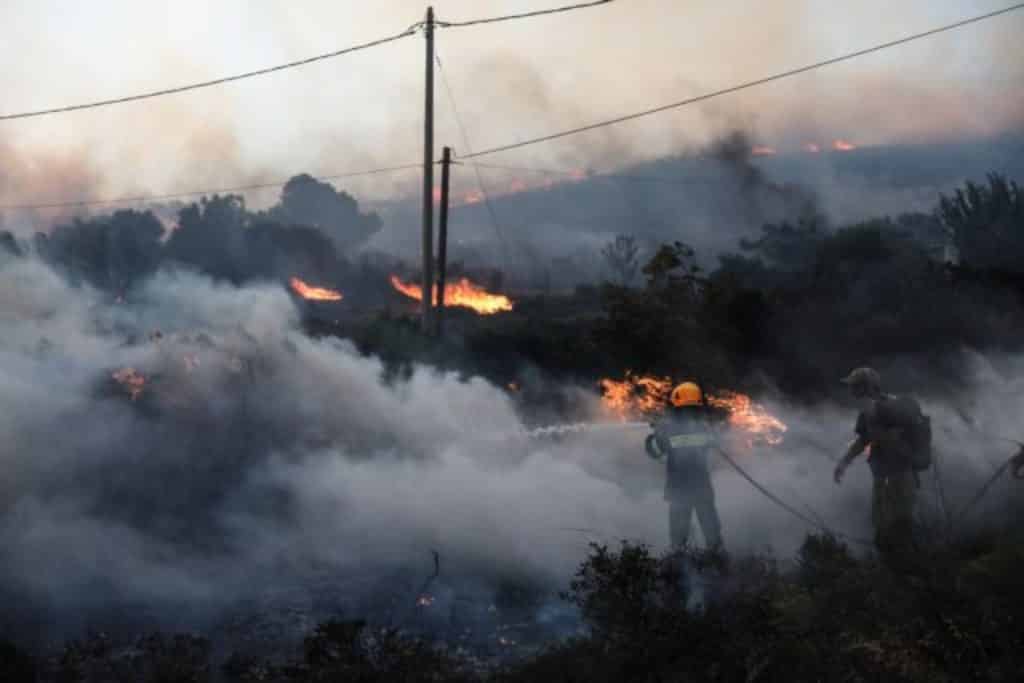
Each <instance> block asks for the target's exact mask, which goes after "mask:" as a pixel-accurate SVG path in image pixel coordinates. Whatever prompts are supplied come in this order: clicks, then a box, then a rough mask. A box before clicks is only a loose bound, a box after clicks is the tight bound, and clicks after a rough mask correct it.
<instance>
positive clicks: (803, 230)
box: [740, 215, 827, 270]
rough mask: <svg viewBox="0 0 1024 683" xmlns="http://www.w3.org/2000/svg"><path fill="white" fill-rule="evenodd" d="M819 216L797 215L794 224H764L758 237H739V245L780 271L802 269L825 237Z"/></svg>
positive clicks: (784, 222)
mask: <svg viewBox="0 0 1024 683" xmlns="http://www.w3.org/2000/svg"><path fill="white" fill-rule="evenodd" d="M824 228H825V225H824V221H823V219H822V218H821V217H820V216H817V215H815V216H809V217H801V218H800V219H799V220H798V221H797V222H796V224H795V225H794V224H792V223H789V222H788V221H783V222H782V223H778V224H773V223H769V224H766V225H765V226H764V227H762V228H761V237H760V238H758V239H756V240H740V248H742V249H743V250H744V251H752V252H755V253H757V254H759V255H760V256H761V257H763V258H764V259H766V260H767V261H768V263H770V264H772V265H774V266H776V267H777V268H781V269H783V270H804V269H807V268H809V267H810V266H811V265H812V264H813V263H814V259H815V256H816V254H817V252H818V249H819V248H820V246H821V243H822V241H823V240H824V239H825V238H826V237H827V234H826V233H825V230H824Z"/></svg>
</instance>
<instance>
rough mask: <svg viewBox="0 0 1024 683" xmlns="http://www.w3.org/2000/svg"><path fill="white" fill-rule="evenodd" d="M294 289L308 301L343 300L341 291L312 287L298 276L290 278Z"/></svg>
mask: <svg viewBox="0 0 1024 683" xmlns="http://www.w3.org/2000/svg"><path fill="white" fill-rule="evenodd" d="M289 284H290V285H291V288H292V291H293V292H295V293H296V294H298V295H299V296H301V297H302V298H303V299H306V300H308V301H341V300H342V298H343V296H342V294H341V292H338V291H336V290H333V289H327V288H326V287H312V286H310V285H308V284H306V283H305V282H303V281H302V280H300V279H299V278H297V277H293V278H292V279H291V280H289Z"/></svg>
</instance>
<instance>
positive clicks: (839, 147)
mask: <svg viewBox="0 0 1024 683" xmlns="http://www.w3.org/2000/svg"><path fill="white" fill-rule="evenodd" d="M832 149H833V150H835V151H836V152H851V151H853V150H855V149H857V145H855V144H853V143H852V142H847V141H846V140H833V141H832Z"/></svg>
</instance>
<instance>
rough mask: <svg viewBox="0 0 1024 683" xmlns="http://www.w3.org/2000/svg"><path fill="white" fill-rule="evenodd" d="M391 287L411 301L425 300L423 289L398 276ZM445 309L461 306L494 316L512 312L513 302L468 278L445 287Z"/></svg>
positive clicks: (435, 294)
mask: <svg viewBox="0 0 1024 683" xmlns="http://www.w3.org/2000/svg"><path fill="white" fill-rule="evenodd" d="M391 286H392V287H394V288H395V290H396V291H399V292H401V293H402V294H404V295H405V296H407V297H409V298H410V299H415V300H416V301H422V300H423V288H422V287H421V286H419V285H416V284H412V283H410V282H404V281H403V280H402V279H401V278H400V277H398V276H397V275H392V276H391ZM434 303H435V304H436V303H437V288H436V287H435V288H434ZM444 305H445V308H449V307H451V306H461V307H463V308H469V309H472V310H474V311H476V312H477V313H479V314H480V315H494V314H495V313H504V312H508V311H511V310H512V300H511V299H509V298H508V297H507V296H505V295H504V294H491V293H490V292H488V291H486V290H485V289H484V288H483V287H481V286H479V285H476V284H473V283H472V282H470V281H469V279H468V278H459V280H458V281H457V282H449V283H448V284H446V285H445V287H444Z"/></svg>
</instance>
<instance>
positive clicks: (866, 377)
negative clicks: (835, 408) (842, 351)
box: [840, 368, 882, 400]
mask: <svg viewBox="0 0 1024 683" xmlns="http://www.w3.org/2000/svg"><path fill="white" fill-rule="evenodd" d="M840 381H842V383H843V384H845V385H846V386H848V387H850V393H851V394H853V397H854V398H856V399H858V400H868V399H873V398H878V397H879V396H881V394H882V378H881V376H880V375H879V374H878V372H876V371H875V370H873V369H872V368H857V369H855V370H853V371H852V372H851V373H850V374H849V375H847V376H846V377H844V378H843V379H842V380H840Z"/></svg>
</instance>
